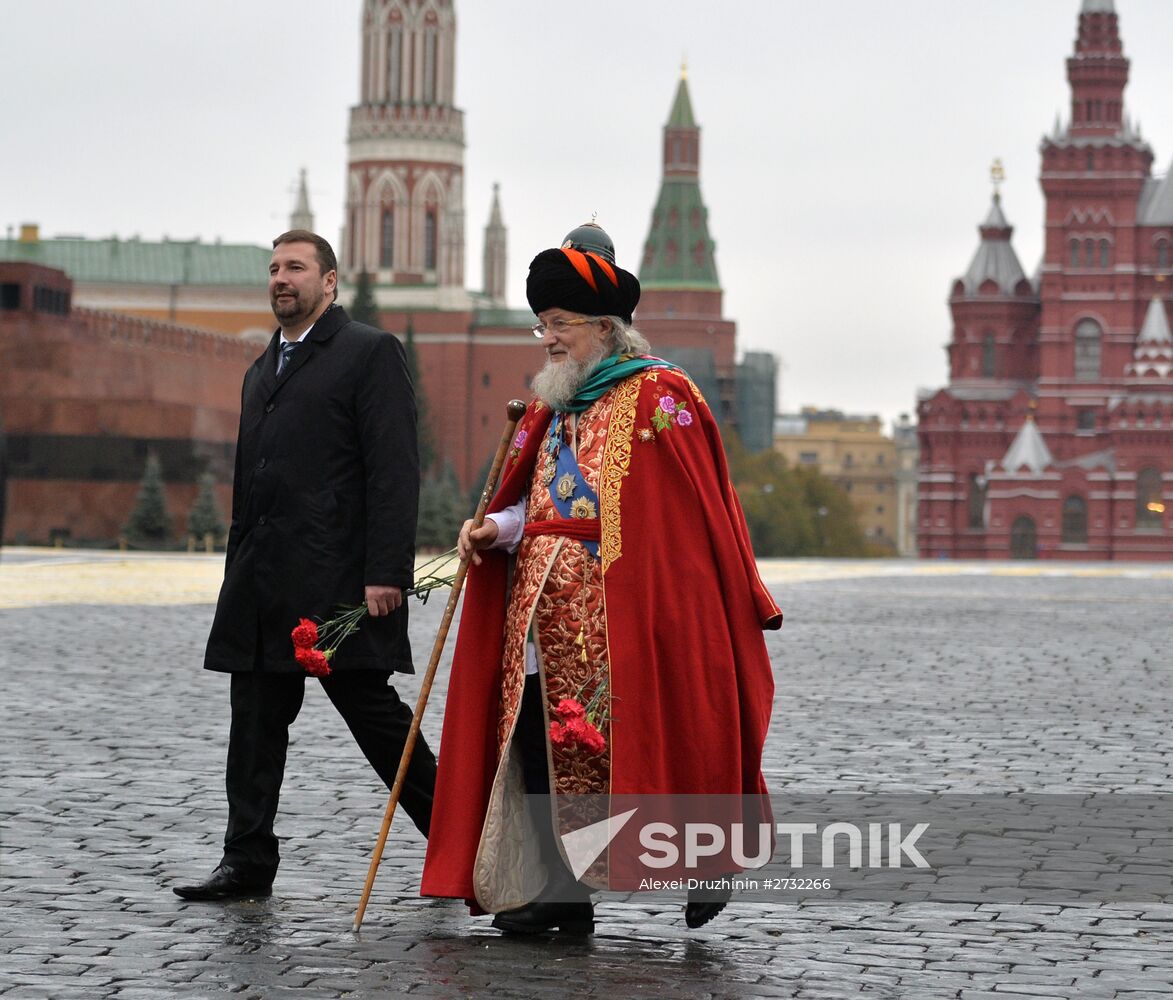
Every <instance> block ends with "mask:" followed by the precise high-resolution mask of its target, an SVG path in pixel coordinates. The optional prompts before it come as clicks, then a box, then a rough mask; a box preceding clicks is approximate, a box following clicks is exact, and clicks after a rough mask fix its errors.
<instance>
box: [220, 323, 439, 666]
mask: <svg viewBox="0 0 1173 1000" xmlns="http://www.w3.org/2000/svg"><path fill="white" fill-rule="evenodd" d="M279 341H280V331H278V332H277V333H275V334H274V336H273V339H272V341H270V343H269V347H268V349H267V350H266V351H265V353H264V354H263V355H261V357H259V358H258V359H257V360H256V361H255V362H254V363H253V365H252V367H251V368H250V369H249V370H248V372H247V373H246V374H245V377H244V390H243V392H242V394H241V415H240V433H239V436H238V438H237V445H236V474H235V477H234V480H233V487H232V528H231V530H230V532H229V534H228V554H227V559H226V563H225V570H224V584H223V586H222V588H221V590H220V599H219V601H218V603H217V605H216V617H215V620H214V621H213V623H212V631H211V635H210V636H209V637H208V648H207V653H206V655H205V659H204V666H205V667H206V668H207V669H209V670H226V671H238V670H253V669H262V670H274V671H300V670H301V667H300V666H299V665H298V664H297V662H296V661H295V660H294V658H293V644H292V642H291V640H290V637H289V633H290V630H291V629H292V628H293V627H294V626H295V625H296V624H297V621H298V619H299V618H303V617H304V618H316V619H319V620H323V621H324V620H326V619H329V618H332V617H334V616H335V614H336V612H337V608H338V606H339V605H342V604H346V605H355V604H359V603H361V602H362V600H363V596H364V594H363V590H364V587H365V586H367V585H368V584H374V585H383V586H395V587H404V588H407V587H410V586H411V584H412V573H413V565H414V559H415V528H416V509H417V505H418V502H419V459H418V455H417V451H416V427H415V396H414V393H413V392H412V386H411V379H410V377H409V375H408V372H407V364H406V360H405V356H404V352H403V346H402V345H401V344H400V343H399V340H398V339H397V338H396V337H394V336H392V335H391V334H388V333H383V332H382V331H380V330H376V329H374V328H373V327H369V326H364V325H362V324H361V323H355V322H352V321H351V320H350V318H349V317H348V316H347V315H346V312H345V310H343V309H342V307H341V306H338V305H335V306H332V307H331V308H330V309H328V310H327V311H326V312H325V313H324V314H323V315H322V316H321V317H320V318H319V319H318V321H317V323H316V324H315V325H314V327H313V329H312V330H311V331H310V333H309V336H308V337H306V339H305V340H304V341H303V342H302V343H301V345H300V346H299V347H298V349H297V350H296V351H295V352H294V355H293V359H292V360H291V361H290V362H289V364H288V365H287V366H286V368H285V370H284V371H283V372H282V373H281V377H280V378H278V377H277V374H276V371H277V355H278V353H279V350H280V348H279V346H278V344H279ZM331 667H332V668H333V669H335V670H348V669H350V670H354V669H367V670H370V669H375V670H385V671H392V670H398V671H403V672H406V673H410V672H411V670H412V665H411V649H410V646H409V645H408V639H407V602H406V601H405V602H404V604H403V606H402V607H401V608H400V609H399V610H398V611H396V612H394V613H393V614H391V615H387V616H384V617H380V618H369V617H368V618H365V619H364V620H363V623H362V626H361V628H360V629H359V631H358V632H356V633H355V634H354V635H352V636H351V637H350V638H349V639H347V640H346V642H345V643H344V644H343V645H342V646H341V647H340V649H339V651H338V653H337V655H336V657H335V659H334V660H333V661H332V663H331Z"/></svg>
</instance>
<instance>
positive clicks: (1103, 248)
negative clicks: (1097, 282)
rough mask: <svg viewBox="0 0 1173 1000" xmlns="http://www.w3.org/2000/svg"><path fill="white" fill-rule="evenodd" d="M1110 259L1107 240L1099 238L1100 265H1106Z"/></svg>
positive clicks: (1110, 254) (1110, 252) (1110, 253)
mask: <svg viewBox="0 0 1173 1000" xmlns="http://www.w3.org/2000/svg"><path fill="white" fill-rule="evenodd" d="M1111 259H1112V251H1111V249H1110V248H1109V246H1108V241H1107V240H1100V267H1107V266H1108V263H1109V261H1111Z"/></svg>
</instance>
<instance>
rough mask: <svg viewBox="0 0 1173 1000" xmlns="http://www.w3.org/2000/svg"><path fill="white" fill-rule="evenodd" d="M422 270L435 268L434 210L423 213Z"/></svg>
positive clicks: (430, 209)
mask: <svg viewBox="0 0 1173 1000" xmlns="http://www.w3.org/2000/svg"><path fill="white" fill-rule="evenodd" d="M424 270H425V271H434V270H436V210H435V209H434V208H429V209H428V210H427V211H426V212H425V213H424Z"/></svg>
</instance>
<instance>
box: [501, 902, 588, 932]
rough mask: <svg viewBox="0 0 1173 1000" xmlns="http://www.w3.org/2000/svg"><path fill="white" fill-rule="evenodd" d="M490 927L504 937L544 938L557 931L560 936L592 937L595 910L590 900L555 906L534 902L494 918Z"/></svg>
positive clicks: (551, 903)
mask: <svg viewBox="0 0 1173 1000" xmlns="http://www.w3.org/2000/svg"><path fill="white" fill-rule="evenodd" d="M493 926H494V927H496V928H497V930H499V931H505V933H507V934H545V933H546V932H547V931H552V930H554V929H555V928H557V929H558V930H559V931H560V932H561V933H563V934H594V933H595V908H594V906H593V905H592V904H591V901H590V900H589V899H585V900H582V901H575V902H556V901H554V900H546V899H537V900H534V902H532V903H527V904H526V905H525V906H519V907H518V908H517V909H515V910H503V911H502V912H500V913H498V914H497V915H496V916H495V917H493Z"/></svg>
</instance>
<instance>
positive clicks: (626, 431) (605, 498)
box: [599, 372, 648, 574]
mask: <svg viewBox="0 0 1173 1000" xmlns="http://www.w3.org/2000/svg"><path fill="white" fill-rule="evenodd" d="M644 374H645V376H646V375H647V374H648V373H646V372H645V373H644ZM643 382H644V380H643V379H642V378H629V379H627V380H625V381H623V382H621V383H620V384H619V386H618V387H617V388H616V389H615V403H614V405H613V406H612V407H611V420H610V422H609V423H608V425H607V443H606V445H604V447H603V467H602V469H601V470H600V471H599V508H600V510H601V514H600V521H601V524H600V529H601V531H602V541H601V543H600V546H599V557H600V560H601V562H602V570H603V573H604V574H605V573H606V572H607V570H608V568H609V567H610V566H611V564H612V563H613V562H615V560H616V559H618V558H619V557H620V556H622V555H623V537H622V528H623V525H622V518H621V514H620V509H619V502H620V492H621V490H622V487H623V479H624V477H625V476H626V475H627V474H628V472H629V471H630V470H631V435H632V431H633V430H634V428H635V409H636V404H637V403H638V402H639V391H640V388H641V387H642V386H643Z"/></svg>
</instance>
